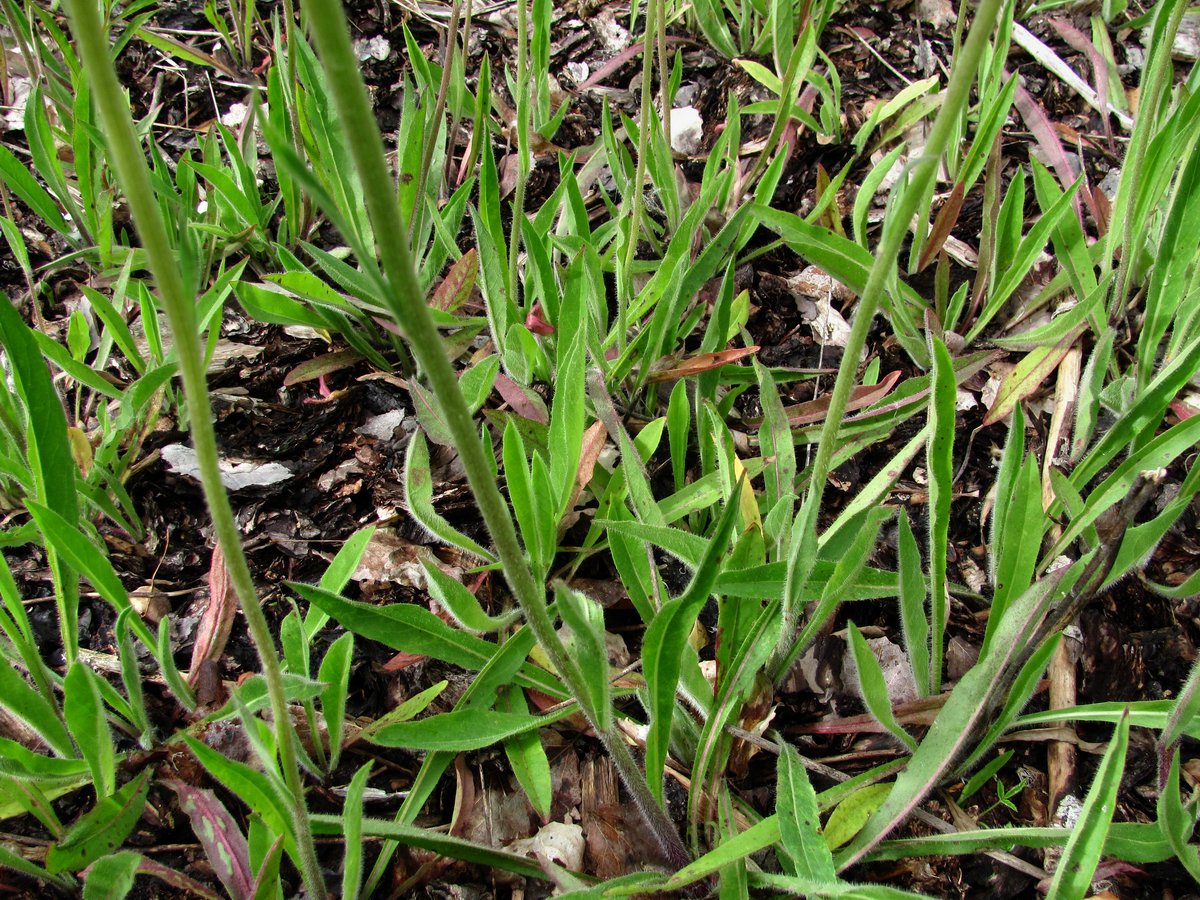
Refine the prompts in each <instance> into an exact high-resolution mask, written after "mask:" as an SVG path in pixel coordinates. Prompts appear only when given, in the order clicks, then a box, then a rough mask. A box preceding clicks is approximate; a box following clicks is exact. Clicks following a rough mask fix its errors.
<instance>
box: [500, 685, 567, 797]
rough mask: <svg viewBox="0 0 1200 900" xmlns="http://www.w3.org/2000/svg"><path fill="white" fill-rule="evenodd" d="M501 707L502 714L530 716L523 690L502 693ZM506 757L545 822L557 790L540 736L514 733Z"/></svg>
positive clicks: (506, 750)
mask: <svg viewBox="0 0 1200 900" xmlns="http://www.w3.org/2000/svg"><path fill="white" fill-rule="evenodd" d="M498 702H499V705H500V707H501V711H502V712H508V713H512V714H515V715H529V705H528V704H527V703H526V702H525V695H524V693H523V692H521V691H520V690H512V689H509V690H505V691H502V692H501V693H500V696H499V701H498ZM504 755H505V756H507V757H508V763H509V765H510V766H512V770H513V774H514V775H515V776H516V777H517V783H518V784H520V785H521V788H522V790H524V791H525V796H526V797H528V798H529V804H530V806H532V807H533V808H534V810H535V811H536V812H537V814H538V815H539V816H541V817H542V819H543V821H545V820H548V819H549V817H550V804H551V802H552V801H553V799H554V796H553V794H554V787H553V782H552V779H551V775H550V759H549V757H547V756H546V748H545V747H543V746H542V739H541V736H540V735H539V734H538V733H537V732H536V731H526V732H523V733H521V734H514V735H512V736H511V737H506V738H505V739H504Z"/></svg>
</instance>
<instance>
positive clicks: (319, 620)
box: [304, 525, 375, 641]
mask: <svg viewBox="0 0 1200 900" xmlns="http://www.w3.org/2000/svg"><path fill="white" fill-rule="evenodd" d="M374 536H375V526H374V525H368V526H367V527H366V528H360V529H359V530H358V531H356V532H354V534H352V535H350V537H348V538H346V541H345V543H343V544H342V546H341V549H340V550H338V552H337V555H336V556H335V557H334V558H333V560H332V561H331V562H330V563H329V567H328V568H327V569H326V570H325V574H324V575H322V576H321V581H320V582H319V584H320V586H321V587H322V588H324V589H325V590H327V591H332V592H333V593H335V594H337V593H341V591H342V589H343V588H344V587H345V586H346V585H347V584H348V583H349V581H350V578H351V577H352V576H353V575H354V571H355V570H356V569H357V568H358V564H359V563H360V562H361V561H362V557H363V554H364V553H365V552H366V550H367V546H368V545H369V544H370V543H371V538H372V537H374ZM328 621H329V616H328V615H326V614H325V613H324V612H322V611H321V610H320V609H317V608H316V607H312V606H310V607H309V609H308V612H307V613H305V615H304V635H305V637H306V638H307V639H308V640H310V641H311V640H312V639H313V638H314V637H315V636H316V634H317V632H318V631H320V630H321V629H322V628H324V627H325V623H326V622H328Z"/></svg>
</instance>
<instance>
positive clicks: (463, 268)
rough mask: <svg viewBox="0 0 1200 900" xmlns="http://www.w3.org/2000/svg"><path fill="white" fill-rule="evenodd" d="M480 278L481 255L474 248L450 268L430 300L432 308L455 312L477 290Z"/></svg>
mask: <svg viewBox="0 0 1200 900" xmlns="http://www.w3.org/2000/svg"><path fill="white" fill-rule="evenodd" d="M478 276H479V255H478V254H477V253H476V251H475V248H474V247H472V248H471V249H470V250H468V251H467V252H466V253H464V254H463V255H462V256H461V257H460V258H459V259H458V261H457V262H456V263H455V264H454V265H452V266H451V267H450V271H449V272H447V273H446V277H445V278H443V279H442V283H441V284H439V285H438V286H437V289H436V290H434V292H433V296H432V297H430V298H429V304H430V306H433V307H435V308H436V309H441V310H445V311H446V312H454V310H456V309H458V308H459V307H460V306H462V305H463V304H464V303H465V302H466V301H467V298H468V297H470V296H471V292H472V291H473V290H475V280H476V278H477V277H478Z"/></svg>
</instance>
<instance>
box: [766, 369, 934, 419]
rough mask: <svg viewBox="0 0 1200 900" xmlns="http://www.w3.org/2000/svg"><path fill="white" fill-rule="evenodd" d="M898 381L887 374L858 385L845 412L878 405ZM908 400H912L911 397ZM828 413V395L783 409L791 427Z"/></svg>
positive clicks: (893, 375) (897, 372) (890, 374)
mask: <svg viewBox="0 0 1200 900" xmlns="http://www.w3.org/2000/svg"><path fill="white" fill-rule="evenodd" d="M899 380H900V372H899V371H895V372H888V373H887V374H886V375H884V376H883V380H882V381H880V382H879V383H878V384H860V385H859V386H858V387H856V388H854V389H853V390H852V391H851V392H850V400H849V401H848V402H847V403H846V412H851V411H852V410H856V409H865V408H866V407H868V406H872V405H873V404H875V403H878V402H879V401H880V400H882V399H883V398H884V397H886V396H887V395H888V394H889V393H890V392H891V390H892V388H893V387H895V386H896V382H897V381H899ZM908 399H910V400H911V399H912V398H911V397H910V398H908ZM828 411H829V395H828V394H826V395H825V396H824V397H818V398H817V399H816V400H809V401H807V402H806V403H797V404H796V405H795V406H789V407H787V408H786V409H784V412H785V413H787V418H788V422H789V423H791V424H792V425H808V424H810V423H812V422H820V421H821V420H822V419H824V418H825V413H827V412H828ZM746 424H747V425H761V424H762V419H747V420H746Z"/></svg>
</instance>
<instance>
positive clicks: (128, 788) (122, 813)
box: [46, 769, 153, 875]
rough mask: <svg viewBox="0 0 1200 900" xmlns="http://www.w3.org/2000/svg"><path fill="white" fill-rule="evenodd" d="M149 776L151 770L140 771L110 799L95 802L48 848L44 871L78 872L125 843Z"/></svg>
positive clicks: (143, 799) (138, 815) (147, 788)
mask: <svg viewBox="0 0 1200 900" xmlns="http://www.w3.org/2000/svg"><path fill="white" fill-rule="evenodd" d="M152 774H153V770H152V769H143V770H142V771H141V773H139V774H138V776H137V777H136V778H135V779H133V780H132V781H130V782H129V783H128V784H126V785H125V786H124V787H123V788H121V789H120V790H119V791H117V792H116V793H115V794H113V795H112V796H111V797H105V798H103V799H102V800H99V801H97V802H96V806H95V807H94V808H93V809H91V810H89V811H88V812H86V813H84V815H83V816H82V817H81V818H80V819H79V821H77V822H76V823H75V824H74V825H72V826H71V829H70V830H69V831H68V832H67V834H66V836H65V837H64V838H63V839H62V840H61V841H60V842H58V843H57V844H51V845H50V848H49V850H47V851H46V870H47V871H48V872H50V873H51V874H53V875H56V874H58V873H59V872H77V871H79V870H80V869H82V868H83V867H84V866H86V865H88V864H90V863H92V862H95V861H96V860H97V859H99V858H100V857H102V856H105V855H107V854H109V853H112V852H113V851H114V850H116V849H117V848H118V847H120V846H121V844H123V843H125V838H127V837H129V834H130V832H132V831H133V828H134V826H135V825H137V822H138V819H140V818H141V816H142V808H143V807H144V806H145V805H146V795H147V794H148V793H149V792H150V776H151V775H152Z"/></svg>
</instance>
